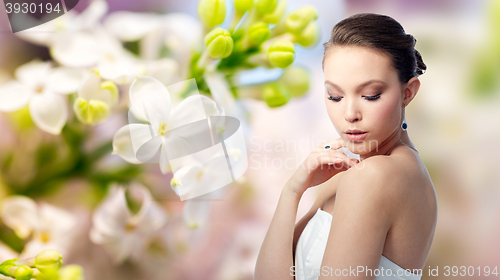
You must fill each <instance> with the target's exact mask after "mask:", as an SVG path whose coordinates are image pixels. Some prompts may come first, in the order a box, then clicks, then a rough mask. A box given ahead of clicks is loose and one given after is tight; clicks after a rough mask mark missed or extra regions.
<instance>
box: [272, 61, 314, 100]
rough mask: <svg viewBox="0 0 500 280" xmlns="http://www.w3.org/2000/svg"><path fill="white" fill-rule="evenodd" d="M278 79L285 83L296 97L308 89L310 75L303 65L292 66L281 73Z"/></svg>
mask: <svg viewBox="0 0 500 280" xmlns="http://www.w3.org/2000/svg"><path fill="white" fill-rule="evenodd" d="M279 81H280V82H282V83H283V84H284V85H286V87H287V88H288V89H289V90H290V93H291V94H292V96H294V97H298V96H302V95H304V94H305V93H306V92H307V91H308V90H309V86H310V75H309V72H308V71H307V70H306V69H305V68H304V67H301V66H293V67H290V69H287V70H286V71H285V73H283V75H281V77H280V78H279Z"/></svg>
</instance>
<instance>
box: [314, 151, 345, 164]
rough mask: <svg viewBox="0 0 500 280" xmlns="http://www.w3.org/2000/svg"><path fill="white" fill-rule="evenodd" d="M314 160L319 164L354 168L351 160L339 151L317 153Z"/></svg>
mask: <svg viewBox="0 0 500 280" xmlns="http://www.w3.org/2000/svg"><path fill="white" fill-rule="evenodd" d="M316 158H317V161H318V162H320V163H321V164H328V165H333V164H335V165H339V166H341V165H345V166H346V167H351V166H354V164H353V162H351V159H350V158H349V157H347V156H346V155H345V154H344V153H342V152H340V151H323V152H322V153H318V154H317V155H316Z"/></svg>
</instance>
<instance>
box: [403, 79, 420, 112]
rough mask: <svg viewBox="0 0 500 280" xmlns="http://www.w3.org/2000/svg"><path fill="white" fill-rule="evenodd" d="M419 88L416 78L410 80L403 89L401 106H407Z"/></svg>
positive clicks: (418, 81)
mask: <svg viewBox="0 0 500 280" xmlns="http://www.w3.org/2000/svg"><path fill="white" fill-rule="evenodd" d="M419 88H420V80H419V79H418V78H417V77H413V78H411V79H410V80H409V81H408V82H407V83H406V85H405V86H404V89H403V93H404V96H403V104H405V106H407V105H408V104H409V103H410V102H411V100H412V99H413V98H414V97H415V95H417V92H418V89H419Z"/></svg>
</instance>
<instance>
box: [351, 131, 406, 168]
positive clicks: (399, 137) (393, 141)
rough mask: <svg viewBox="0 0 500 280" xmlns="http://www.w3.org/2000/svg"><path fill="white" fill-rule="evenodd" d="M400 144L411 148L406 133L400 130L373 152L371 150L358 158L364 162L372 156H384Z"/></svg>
mask: <svg viewBox="0 0 500 280" xmlns="http://www.w3.org/2000/svg"><path fill="white" fill-rule="evenodd" d="M402 143H404V144H406V145H408V146H413V143H412V142H411V141H410V138H409V137H408V132H407V131H404V130H402V129H397V130H396V131H394V133H393V134H391V135H390V136H389V137H388V138H387V139H386V140H384V141H383V142H382V143H380V145H378V146H377V147H376V148H375V149H374V150H372V151H371V152H369V153H367V154H363V155H360V158H361V160H365V159H367V158H369V157H372V156H377V155H386V154H387V153H388V152H389V151H391V150H392V149H393V148H394V147H396V146H398V145H401V144H402Z"/></svg>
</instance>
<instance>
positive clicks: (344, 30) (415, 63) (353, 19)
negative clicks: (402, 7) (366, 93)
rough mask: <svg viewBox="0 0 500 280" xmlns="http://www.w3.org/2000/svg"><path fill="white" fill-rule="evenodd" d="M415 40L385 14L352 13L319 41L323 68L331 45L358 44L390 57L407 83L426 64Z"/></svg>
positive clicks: (416, 75)
mask: <svg viewBox="0 0 500 280" xmlns="http://www.w3.org/2000/svg"><path fill="white" fill-rule="evenodd" d="M416 42H417V40H416V39H415V38H414V37H413V36H412V35H410V34H406V33H405V31H404V29H403V27H402V26H401V24H399V23H398V22H397V21H396V20H394V19H393V18H391V17H389V16H385V15H378V14H369V13H365V14H356V15H353V16H350V17H348V18H346V19H344V20H342V21H340V22H339V23H337V24H336V25H335V26H334V27H333V30H332V36H331V37H330V40H329V41H328V42H326V43H324V44H323V46H324V47H325V52H324V54H323V63H322V64H323V69H324V63H325V56H326V53H327V51H328V49H329V48H330V47H332V46H335V45H337V46H362V47H368V48H371V49H375V50H378V51H381V52H383V53H385V54H387V55H389V57H390V58H391V60H392V63H393V66H394V68H396V70H397V71H398V76H399V80H400V81H401V82H402V83H406V82H408V80H410V79H411V78H412V77H418V76H419V75H422V74H423V73H424V72H425V70H426V69H427V66H426V65H425V64H424V61H423V60H422V56H421V55H420V53H419V52H418V51H417V50H416V49H415V43H416Z"/></svg>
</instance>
